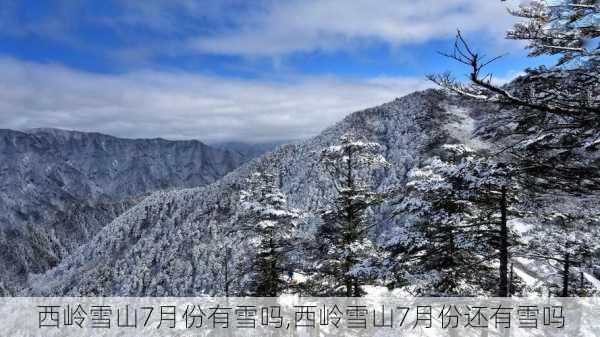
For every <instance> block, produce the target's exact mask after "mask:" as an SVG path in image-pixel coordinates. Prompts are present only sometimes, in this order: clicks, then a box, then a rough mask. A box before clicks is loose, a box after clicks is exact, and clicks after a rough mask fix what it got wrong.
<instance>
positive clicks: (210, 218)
mask: <svg viewBox="0 0 600 337" xmlns="http://www.w3.org/2000/svg"><path fill="white" fill-rule="evenodd" d="M458 106H461V107H462V109H467V108H468V104H467V103H466V102H464V101H459V100H458V99H457V98H453V97H448V96H446V95H445V94H443V93H441V92H439V91H436V90H428V91H424V92H417V93H414V94H411V95H408V96H405V97H403V98H401V99H396V100H395V101H393V102H390V103H387V104H384V105H381V106H378V107H375V108H371V109H367V110H364V111H359V112H356V113H353V114H351V115H349V116H348V117H347V118H345V119H344V120H343V121H341V122H340V123H338V124H336V125H334V126H333V127H331V128H329V129H327V130H325V131H324V132H323V133H322V134H320V135H319V136H317V137H314V138H312V139H310V140H307V141H305V142H303V143H299V144H294V145H284V146H282V147H280V148H278V149H277V150H276V151H274V152H272V153H270V154H267V155H265V156H263V157H261V158H259V159H256V160H254V161H252V162H250V163H248V164H246V165H244V166H242V167H241V168H239V169H237V170H235V171H234V172H232V173H230V174H229V175H227V176H226V177H225V178H223V179H222V180H220V181H218V182H216V183H214V184H211V185H209V186H206V187H203V188H197V189H187V190H180V191H172V192H159V193H155V194H153V195H151V196H149V197H148V198H146V199H145V200H144V201H142V202H141V203H140V204H138V205H136V206H135V207H133V208H132V209H130V210H128V211H127V212H126V213H125V214H123V215H122V216H120V217H119V218H117V219H116V220H115V221H113V222H112V223H111V224H110V225H108V226H106V227H105V228H103V229H102V230H101V231H100V232H99V233H98V235H97V236H96V237H94V238H93V239H92V240H91V241H90V242H89V243H88V244H86V245H84V246H82V247H81V248H80V249H79V250H78V251H77V252H76V253H74V254H73V255H71V256H69V257H68V258H66V259H65V260H64V261H63V263H61V264H60V265H59V266H58V267H56V268H54V269H53V270H51V271H49V272H48V273H46V274H44V275H39V276H36V277H35V278H34V280H33V281H32V290H31V293H32V294H42V295H50V294H69V295H148V296H163V295H176V296H182V295H198V294H211V295H215V294H223V291H224V286H223V285H224V284H225V283H228V282H229V283H230V286H229V288H230V290H231V291H233V292H235V290H236V289H239V287H240V285H241V283H242V280H241V279H240V278H239V277H236V275H239V273H237V271H239V270H240V268H241V267H242V266H243V265H244V263H245V261H246V259H247V258H248V255H249V254H248V253H249V252H248V251H247V250H246V248H245V244H246V242H245V240H244V233H243V232H242V231H241V230H240V228H239V223H238V221H237V220H238V217H239V215H240V213H241V207H240V203H239V191H240V189H241V188H242V187H243V186H244V181H245V178H246V177H247V176H248V175H249V174H250V173H251V172H253V171H256V170H259V169H261V170H270V171H273V172H275V173H276V174H278V176H279V180H280V185H281V189H282V191H283V192H285V193H286V194H287V195H288V200H289V203H290V204H291V206H293V207H297V208H300V209H301V210H303V211H306V212H307V213H310V212H311V211H314V210H316V209H318V208H319V207H321V206H322V205H323V204H324V201H325V200H327V199H328V198H329V196H330V195H331V194H332V188H331V181H330V179H329V178H328V177H327V176H326V175H324V174H323V173H322V172H321V170H320V168H319V167H318V153H319V151H320V150H321V149H322V148H324V147H325V146H328V145H331V144H334V143H336V142H337V141H338V139H339V137H340V136H342V135H343V134H346V133H354V134H358V135H361V136H363V137H365V138H367V139H368V140H370V141H376V142H379V143H380V144H382V145H383V149H384V155H385V157H386V158H387V159H388V160H389V161H390V162H391V163H392V165H391V166H390V167H389V168H386V169H385V171H383V170H382V171H379V172H376V173H375V174H374V175H372V179H373V183H374V185H375V186H377V187H378V189H380V190H385V189H387V188H390V187H392V186H395V185H400V186H401V185H402V183H403V182H405V181H406V175H407V173H408V171H409V170H410V169H411V168H413V167H414V166H415V165H418V164H419V162H420V161H421V160H423V159H424V158H426V157H427V156H429V155H431V154H433V153H435V151H436V149H437V147H438V145H440V144H442V143H446V142H452V141H453V137H452V136H451V135H450V132H449V131H448V128H447V127H445V126H446V125H452V124H453V123H454V124H456V123H460V122H461V121H460V119H461V118H465V117H460V116H459V115H457V114H456V113H453V112H454V111H455V110H456V109H457V107H458ZM463 115H466V116H468V115H469V114H465V113H463ZM386 214H387V210H386V209H385V208H382V209H380V210H377V211H375V212H374V214H373V216H374V217H375V220H377V222H378V223H379V224H380V225H379V226H378V228H377V229H375V230H374V231H373V233H372V235H378V234H379V233H381V232H385V229H386V222H385V221H384V220H385V219H386V218H387V216H386ZM316 221H317V219H315V218H312V217H310V215H309V216H308V218H307V219H306V225H305V228H302V229H301V232H303V233H307V235H309V234H310V232H311V230H312V229H313V228H314V224H315V222H316ZM226 264H227V269H228V270H229V279H228V280H226V279H225V273H224V271H225V269H226V268H225V265H226ZM231 275H234V276H231ZM232 278H233V279H232Z"/></svg>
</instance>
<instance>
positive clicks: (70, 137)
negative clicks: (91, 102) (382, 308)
mask: <svg viewBox="0 0 600 337" xmlns="http://www.w3.org/2000/svg"><path fill="white" fill-rule="evenodd" d="M247 159H248V158H247V157H244V156H242V155H241V154H239V153H237V152H234V151H228V150H222V149H217V148H213V147H209V146H207V145H205V144H203V143H201V142H199V141H196V140H190V141H167V140H164V139H122V138H116V137H112V136H108V135H103V134H98V133H84V132H76V131H65V130H58V129H33V130H27V131H24V132H22V131H13V130H0V269H1V270H3V272H2V273H1V275H0V292H1V291H2V289H3V288H5V290H6V288H8V289H10V288H14V286H15V285H18V284H19V283H22V281H23V279H24V277H25V276H26V274H27V273H29V272H43V271H45V270H46V269H48V268H50V267H52V266H54V265H56V264H57V263H58V262H60V260H61V259H62V258H63V257H64V256H66V255H67V254H68V253H69V252H71V251H73V250H74V249H75V248H77V247H78V246H79V245H80V244H81V243H83V242H86V241H87V240H88V239H90V238H91V237H93V236H94V235H95V234H96V233H97V232H98V230H99V229H100V228H102V227H103V226H104V225H106V224H107V223H109V222H110V221H112V220H113V219H114V218H115V217H117V216H118V215H120V214H121V213H123V212H124V211H125V210H126V209H128V208H129V207H131V206H133V205H134V204H135V203H137V202H138V201H139V200H138V199H140V198H142V197H143V196H144V194H146V193H148V192H152V191H157V190H163V189H173V188H187V187H196V186H204V185H207V184H210V183H212V182H214V181H216V180H217V179H219V178H221V177H223V176H224V175H225V174H226V173H228V172H230V171H232V170H233V169H235V168H236V167H238V166H240V165H241V164H242V163H243V162H245V161H247Z"/></svg>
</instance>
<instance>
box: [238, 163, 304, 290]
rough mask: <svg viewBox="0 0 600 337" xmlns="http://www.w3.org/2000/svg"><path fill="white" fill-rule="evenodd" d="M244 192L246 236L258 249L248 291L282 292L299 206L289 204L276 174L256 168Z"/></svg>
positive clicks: (249, 277) (251, 264)
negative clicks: (256, 170) (294, 206)
mask: <svg viewBox="0 0 600 337" xmlns="http://www.w3.org/2000/svg"><path fill="white" fill-rule="evenodd" d="M246 184H247V185H246V189H245V190H243V191H242V192H241V196H240V197H241V200H242V206H243V207H244V209H245V210H246V212H245V215H244V217H243V221H244V225H243V226H242V229H244V230H246V231H245V234H246V240H250V241H251V242H252V246H253V247H254V248H255V249H256V252H255V255H254V256H253V258H252V259H251V263H250V271H249V274H248V275H247V276H248V277H247V278H248V279H249V284H248V285H247V288H248V292H249V293H250V294H251V295H253V296H263V297H264V296H271V297H275V296H279V295H280V294H281V293H282V292H283V291H284V290H285V289H286V288H287V281H286V279H285V277H286V275H287V273H288V272H289V271H291V269H292V268H293V267H292V266H291V265H290V264H289V261H288V254H289V253H290V251H291V249H292V247H293V246H294V245H293V235H294V231H295V229H296V227H297V225H298V223H299V222H300V219H301V214H300V212H299V211H298V210H296V209H293V208H291V207H289V206H288V205H287V201H286V197H285V195H284V194H283V193H282V192H281V191H280V190H279V188H278V186H277V181H276V179H275V176H274V175H272V174H269V173H265V172H257V173H254V174H252V175H251V176H250V178H248V179H247V181H246Z"/></svg>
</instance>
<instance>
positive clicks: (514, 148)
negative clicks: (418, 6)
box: [429, 0, 600, 190]
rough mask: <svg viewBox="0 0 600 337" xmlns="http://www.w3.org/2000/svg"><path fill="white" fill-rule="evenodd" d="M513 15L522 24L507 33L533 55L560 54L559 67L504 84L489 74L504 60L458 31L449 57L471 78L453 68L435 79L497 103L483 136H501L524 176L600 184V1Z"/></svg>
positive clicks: (531, 7)
mask: <svg viewBox="0 0 600 337" xmlns="http://www.w3.org/2000/svg"><path fill="white" fill-rule="evenodd" d="M511 13H512V14H513V15H515V16H517V17H518V18H521V19H522V20H523V21H522V22H519V23H517V24H516V25H515V26H514V28H513V29H512V30H510V31H509V32H508V34H507V37H508V38H509V39H515V40H523V41H525V42H526V43H527V46H528V48H529V49H530V55H531V56H540V55H554V56H559V61H558V64H556V65H553V66H550V67H546V66H542V67H539V68H536V69H526V70H525V72H526V74H525V75H524V76H522V77H520V78H518V79H516V80H515V81H513V82H512V83H511V84H509V85H505V86H500V85H497V84H496V83H495V82H494V81H493V79H492V75H491V74H486V73H485V69H486V67H487V66H488V65H489V64H490V63H492V62H494V61H496V60H497V59H498V57H497V58H492V59H486V58H485V57H484V55H482V54H480V53H478V52H476V51H475V50H473V49H472V48H471V46H470V45H469V44H468V43H467V42H466V40H465V39H464V38H463V36H462V34H461V33H460V32H459V33H458V35H457V38H456V42H455V44H454V49H453V51H452V52H451V53H448V54H445V55H446V56H448V57H450V58H452V59H454V60H455V61H457V62H459V63H462V64H464V65H466V66H467V67H469V70H470V73H469V83H462V82H461V81H459V80H457V79H455V78H454V77H452V75H450V74H449V73H448V74H443V75H431V76H429V78H430V79H431V80H433V81H434V82H435V83H437V84H439V85H440V86H442V87H443V88H445V89H448V90H449V91H451V92H453V93H456V94H459V95H461V96H465V97H469V98H472V99H475V100H478V101H484V102H487V103H497V104H498V109H497V111H494V113H493V114H490V115H489V116H488V121H487V123H488V124H489V125H488V126H487V127H483V132H481V133H480V135H481V136H483V137H485V138H488V139H491V140H493V141H495V142H498V141H502V142H503V146H505V149H503V151H506V152H507V153H511V154H512V155H513V162H514V163H518V164H519V167H520V169H521V170H522V171H523V173H527V174H528V175H530V176H533V177H535V178H536V179H539V180H542V181H543V182H544V183H543V184H541V185H543V186H542V189H547V188H559V189H561V190H581V189H588V190H590V189H598V188H600V161H598V156H597V154H598V150H599V149H600V138H598V135H599V134H600V73H599V69H600V45H599V39H598V38H599V37H600V20H598V15H600V4H599V3H598V1H597V0H558V1H555V0H538V1H532V2H529V3H528V4H524V5H522V6H521V7H519V8H517V9H514V10H512V11H511ZM537 185H540V184H537ZM531 187H532V188H534V187H536V186H535V185H534V186H531Z"/></svg>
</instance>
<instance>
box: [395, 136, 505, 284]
mask: <svg viewBox="0 0 600 337" xmlns="http://www.w3.org/2000/svg"><path fill="white" fill-rule="evenodd" d="M443 148H444V149H445V153H444V154H443V155H444V158H443V159H440V158H437V157H435V158H433V159H431V160H430V162H429V163H428V165H426V166H424V167H422V168H420V169H415V170H413V171H412V172H411V174H410V181H409V183H408V185H407V190H406V191H404V194H405V195H403V196H402V198H401V200H400V201H399V202H398V204H397V206H398V208H397V211H396V212H397V215H399V216H402V217H403V219H404V223H402V224H401V225H400V226H398V227H397V228H396V229H395V233H394V234H395V235H393V236H392V237H391V238H390V239H389V240H388V249H389V250H390V252H391V256H392V260H391V261H390V264H389V267H390V268H391V270H392V272H393V273H392V274H393V276H394V278H395V281H394V283H395V284H398V283H400V284H402V282H406V281H408V283H409V284H411V285H412V287H413V288H414V290H415V291H416V292H417V293H419V294H427V295H439V294H445V295H466V294H470V295H474V294H481V293H484V292H489V291H490V290H491V289H492V287H493V285H494V284H495V281H494V279H495V277H492V276H491V274H492V273H491V267H490V265H491V263H490V261H492V260H496V259H497V260H498V261H499V262H500V263H499V265H500V267H499V272H498V274H499V277H498V278H499V280H500V282H499V283H498V284H499V287H498V295H500V296H507V295H508V260H509V254H508V251H509V248H510V246H511V245H512V244H513V241H514V235H513V233H511V232H510V231H509V228H508V225H507V216H508V213H509V203H510V201H511V198H510V196H509V191H510V190H511V189H510V187H509V186H508V184H507V179H506V176H507V173H506V171H507V168H506V167H505V166H502V165H499V164H497V163H495V162H493V161H491V160H490V159H488V158H485V157H483V156H479V155H477V154H476V153H475V152H474V151H472V150H470V149H469V148H467V147H465V146H462V145H445V146H443Z"/></svg>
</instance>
